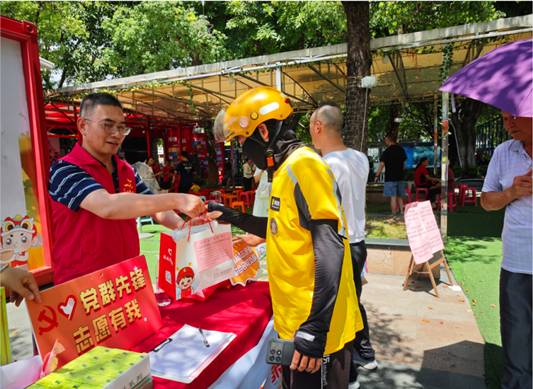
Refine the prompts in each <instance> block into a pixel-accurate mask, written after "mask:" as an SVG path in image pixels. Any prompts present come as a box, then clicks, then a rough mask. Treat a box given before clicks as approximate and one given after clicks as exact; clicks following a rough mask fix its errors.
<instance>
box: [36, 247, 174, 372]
mask: <svg viewBox="0 0 533 389" xmlns="http://www.w3.org/2000/svg"><path fill="white" fill-rule="evenodd" d="M41 298H42V303H40V304H37V303H35V302H33V301H27V306H28V311H29V313H30V318H31V322H32V325H33V332H34V334H35V338H36V340H37V345H38V348H39V352H40V354H41V358H43V359H45V357H46V355H47V353H49V352H50V351H52V348H53V346H54V344H55V342H56V340H57V341H58V342H59V343H61V345H63V346H64V348H65V351H64V352H62V353H61V354H59V355H58V358H59V364H58V368H59V367H61V366H63V365H65V364H66V363H68V362H70V361H72V360H73V359H75V358H77V357H78V356H80V355H81V354H83V353H85V352H87V351H88V350H90V349H92V348H93V347H96V346H104V347H110V348H118V349H122V350H129V349H130V348H131V347H133V346H135V345H136V344H137V343H139V342H140V341H142V340H143V339H145V338H146V337H148V336H150V335H151V334H153V333H154V332H155V331H157V330H158V329H159V328H161V327H162V325H163V323H162V320H161V314H160V312H159V308H158V306H157V304H156V301H155V295H154V291H153V288H152V283H151V281H150V275H149V273H148V268H147V265H146V259H145V258H144V256H139V257H135V258H132V259H128V260H127V261H124V262H121V263H119V264H116V265H114V266H110V267H107V268H105V269H103V270H100V271H97V272H94V273H91V274H87V275H85V276H83V277H80V278H77V279H75V280H72V281H69V282H66V283H64V284H61V285H58V286H56V287H53V288H50V289H48V290H45V291H43V292H41Z"/></svg>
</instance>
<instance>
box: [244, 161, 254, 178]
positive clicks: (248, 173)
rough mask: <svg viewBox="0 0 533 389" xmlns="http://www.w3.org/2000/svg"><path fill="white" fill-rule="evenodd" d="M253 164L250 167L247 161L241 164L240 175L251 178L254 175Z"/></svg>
mask: <svg viewBox="0 0 533 389" xmlns="http://www.w3.org/2000/svg"><path fill="white" fill-rule="evenodd" d="M254 171H255V166H254V167H253V168H252V167H251V166H250V165H249V164H248V163H245V164H244V165H242V175H243V177H244V178H252V177H253V176H254Z"/></svg>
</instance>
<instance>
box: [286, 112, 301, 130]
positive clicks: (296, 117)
mask: <svg viewBox="0 0 533 389" xmlns="http://www.w3.org/2000/svg"><path fill="white" fill-rule="evenodd" d="M302 115H303V114H301V113H293V114H292V115H291V117H290V119H289V123H290V126H291V129H292V130H293V131H294V132H296V129H297V128H298V123H299V122H300V118H301V117H302Z"/></svg>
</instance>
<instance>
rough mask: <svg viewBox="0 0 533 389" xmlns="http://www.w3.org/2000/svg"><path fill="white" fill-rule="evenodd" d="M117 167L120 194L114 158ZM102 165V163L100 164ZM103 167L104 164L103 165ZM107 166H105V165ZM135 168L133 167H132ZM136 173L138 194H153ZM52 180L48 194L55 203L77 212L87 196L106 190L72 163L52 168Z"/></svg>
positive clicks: (115, 178)
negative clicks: (96, 191)
mask: <svg viewBox="0 0 533 389" xmlns="http://www.w3.org/2000/svg"><path fill="white" fill-rule="evenodd" d="M112 161H113V164H114V165H115V172H114V173H113V174H112V177H113V183H114V184H115V192H116V193H118V192H119V184H118V174H117V169H116V167H117V166H116V163H117V162H116V161H115V159H114V158H112ZM98 162H100V161H98ZM100 163H101V162H100ZM102 165H103V164H102ZM104 166H105V165H104ZM132 167H133V166H132ZM133 170H134V172H135V184H136V189H137V193H138V194H153V193H152V191H151V190H150V189H148V187H147V186H146V184H145V183H144V182H143V180H142V179H141V177H140V176H139V174H138V173H137V170H135V168H133ZM49 177H50V179H49V180H48V193H49V194H50V197H52V199H53V200H54V201H57V202H58V203H61V204H63V205H65V206H67V207H69V208H70V209H71V210H73V211H74V212H77V211H78V209H79V207H80V204H81V202H82V201H83V200H84V199H85V197H87V195H88V194H89V193H91V192H94V191H95V190H99V189H104V187H103V186H102V185H100V184H99V183H98V182H97V181H96V180H95V179H94V178H93V177H91V176H90V175H89V173H87V172H86V171H85V170H83V169H82V168H81V167H79V166H77V165H74V164H72V163H70V162H65V161H57V162H56V163H54V164H53V165H52V166H51V167H50V175H49Z"/></svg>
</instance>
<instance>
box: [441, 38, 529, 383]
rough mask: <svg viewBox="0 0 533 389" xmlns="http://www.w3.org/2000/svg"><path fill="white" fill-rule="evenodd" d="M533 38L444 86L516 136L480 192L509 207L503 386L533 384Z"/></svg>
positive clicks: (488, 204) (501, 149) (491, 206)
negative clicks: (487, 109)
mask: <svg viewBox="0 0 533 389" xmlns="http://www.w3.org/2000/svg"><path fill="white" fill-rule="evenodd" d="M531 44H532V40H531V39H528V40H523V41H518V42H513V43H510V44H508V45H505V46H502V47H500V48H498V49H496V50H493V51H491V52H490V53H488V54H486V55H484V56H483V57H481V58H478V59H477V60H475V61H473V62H472V63H470V64H469V65H467V66H466V67H464V68H463V69H461V70H460V71H458V72H457V73H456V74H454V75H453V76H452V77H450V78H449V79H448V80H447V81H446V82H445V84H444V85H443V86H442V87H441V88H440V90H441V91H446V92H452V93H457V94H460V95H463V96H466V97H470V98H472V99H476V100H479V101H483V102H484V103H487V104H490V105H493V106H495V107H497V108H500V109H501V110H502V117H503V124H504V127H505V129H506V130H507V132H508V133H509V135H511V137H512V139H511V140H508V141H506V142H504V143H502V144H501V145H499V146H498V147H497V148H496V150H494V155H493V156H492V159H491V161H490V164H489V167H488V170H487V176H486V178H485V182H484V184H483V189H482V193H481V206H482V207H483V208H484V209H486V210H487V211H496V210H499V209H502V208H504V207H505V219H504V226H503V232H502V246H503V260H502V264H501V267H502V269H501V273H500V331H501V337H502V349H503V364H504V372H503V378H502V382H501V384H502V388H503V389H525V388H527V389H529V388H531V387H532V336H531V326H532V318H531V314H532V310H531V300H532V293H531V288H532V282H531V281H532V265H533V261H532V258H533V249H532V245H533V238H532V235H533V228H532V219H533V215H532V214H533V207H532V197H531V194H532V182H533V180H532V178H531V169H532V125H533V123H532V116H533V112H532V97H531V95H532V90H533V86H532V85H533V84H532V82H533V80H532V71H533V66H532V47H531Z"/></svg>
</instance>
